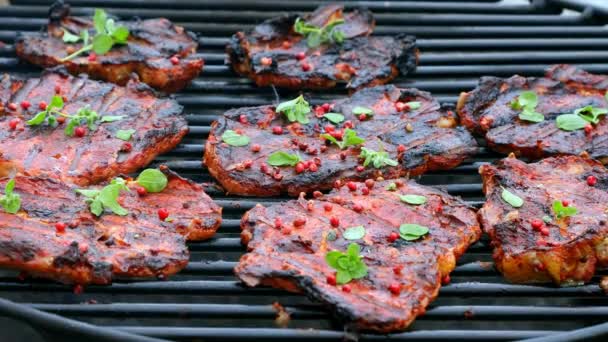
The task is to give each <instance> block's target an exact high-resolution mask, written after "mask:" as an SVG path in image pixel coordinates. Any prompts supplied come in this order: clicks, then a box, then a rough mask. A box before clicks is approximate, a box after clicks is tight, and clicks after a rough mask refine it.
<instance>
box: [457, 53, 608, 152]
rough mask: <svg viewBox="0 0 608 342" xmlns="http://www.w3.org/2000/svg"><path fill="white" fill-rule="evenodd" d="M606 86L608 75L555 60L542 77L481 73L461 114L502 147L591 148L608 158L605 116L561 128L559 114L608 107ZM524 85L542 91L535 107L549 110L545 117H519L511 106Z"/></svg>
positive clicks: (508, 149)
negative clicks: (579, 126) (575, 127)
mask: <svg viewBox="0 0 608 342" xmlns="http://www.w3.org/2000/svg"><path fill="white" fill-rule="evenodd" d="M607 90H608V78H607V77H606V76H603V75H594V74H591V73H588V72H585V71H583V70H581V69H578V68H576V67H573V66H569V65H555V66H552V67H550V68H549V69H548V70H547V72H546V75H545V77H541V78H534V77H522V76H518V75H516V76H513V77H511V78H508V79H502V78H498V77H483V78H481V80H480V81H479V85H478V86H477V88H476V89H474V90H472V91H470V92H468V93H462V94H461V96H460V99H459V101H458V114H459V116H460V117H461V120H462V124H463V125H464V126H466V127H467V128H469V129H470V130H471V131H473V132H475V133H477V134H480V135H482V136H484V137H485V139H486V140H487V142H488V146H489V147H490V148H492V149H494V150H496V151H498V152H501V153H511V152H513V153H515V154H516V155H518V156H523V157H528V158H534V159H537V158H543V157H547V156H552V155H563V154H573V155H579V154H581V153H582V152H585V151H586V152H588V153H589V154H590V155H591V157H593V158H595V159H598V160H601V161H603V162H604V163H605V162H607V161H608V159H606V157H607V156H608V143H607V140H606V134H607V132H608V123H607V122H606V120H605V118H603V117H602V118H601V120H600V121H599V123H598V124H597V125H593V126H592V125H589V127H588V128H586V129H585V130H582V129H580V130H574V131H565V130H562V129H559V128H558V127H557V125H556V120H555V119H556V117H557V116H558V115H560V114H566V113H572V112H573V111H575V110H576V109H578V108H582V107H585V106H593V107H600V108H601V107H603V108H608V102H607V100H606V98H605V97H604V95H605V94H606V91H607ZM522 91H533V92H535V93H536V94H537V95H538V105H537V106H536V111H538V112H540V113H542V114H544V116H545V120H544V121H542V122H539V123H533V122H528V121H524V120H521V119H519V118H518V114H519V112H520V111H519V110H516V109H514V108H512V106H511V102H512V101H513V100H515V99H516V97H517V96H518V95H519V94H521V93H522Z"/></svg>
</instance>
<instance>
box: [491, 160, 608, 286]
mask: <svg viewBox="0 0 608 342" xmlns="http://www.w3.org/2000/svg"><path fill="white" fill-rule="evenodd" d="M479 172H480V173H481V176H482V178H483V191H484V193H485V194H486V197H487V201H486V203H485V204H484V205H483V208H482V209H480V211H479V217H480V222H481V224H482V226H483V229H484V231H485V232H487V233H488V234H489V235H490V238H491V239H492V245H493V246H494V261H495V263H496V267H497V268H498V270H500V271H501V272H502V273H503V275H504V276H505V277H506V278H507V279H508V280H509V281H511V282H514V283H538V282H553V283H555V284H558V285H576V284H580V283H583V282H586V281H589V280H590V279H591V277H592V276H593V274H594V273H595V270H596V268H598V267H605V266H606V265H608V244H607V240H606V235H607V232H608V226H606V222H607V220H608V217H607V216H606V212H605V210H606V207H605V203H607V201H608V192H607V191H606V190H607V189H608V188H607V186H608V172H607V170H606V168H605V167H604V166H603V165H602V164H600V163H599V162H597V161H594V160H592V159H587V158H582V157H578V156H560V157H551V158H547V159H544V160H542V161H540V162H538V163H531V164H526V163H525V162H523V161H520V160H518V159H516V158H514V157H511V158H506V159H503V160H500V161H499V162H498V163H497V164H496V165H483V166H481V167H480V170H479ZM590 176H593V177H594V179H596V183H593V185H589V184H588V183H587V179H588V178H589V177H590ZM503 188H504V189H506V190H507V191H509V192H510V193H512V194H514V195H515V196H518V197H519V198H521V199H522V200H523V204H522V205H521V206H520V207H518V208H514V207H513V206H512V205H510V204H508V203H507V202H506V201H505V200H504V199H503V198H501V194H502V192H503ZM556 201H557V202H558V203H560V204H561V206H562V207H575V208H576V214H574V215H571V216H563V217H560V218H558V217H557V215H556V213H555V210H554V208H553V206H554V202H556ZM564 204H565V205H564ZM558 207H559V205H558Z"/></svg>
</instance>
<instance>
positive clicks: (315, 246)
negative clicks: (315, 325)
mask: <svg viewBox="0 0 608 342" xmlns="http://www.w3.org/2000/svg"><path fill="white" fill-rule="evenodd" d="M389 183H391V181H377V182H376V183H375V185H374V186H373V188H372V189H371V191H370V192H369V194H368V195H363V194H362V193H361V190H362V189H363V188H365V189H369V188H368V187H366V185H365V184H364V183H356V184H357V188H358V190H356V191H351V190H350V189H348V187H347V186H342V187H341V188H340V189H337V190H334V191H332V192H331V193H329V194H328V195H324V196H321V197H317V198H315V199H314V200H312V202H313V203H312V210H309V208H308V203H309V202H308V201H306V200H305V199H304V198H302V197H301V198H300V199H298V200H292V201H289V202H285V203H281V204H277V205H273V206H269V207H263V206H261V205H258V206H256V207H255V208H253V209H252V210H250V211H248V212H247V213H246V214H245V215H244V217H243V218H242V220H241V228H242V233H241V240H242V242H243V243H244V244H245V245H247V250H248V253H247V254H245V255H244V256H242V257H241V260H240V262H239V264H238V265H237V266H236V268H235V273H236V275H237V276H238V277H239V278H240V279H241V280H242V281H243V282H245V283H246V284H247V285H249V286H257V285H267V286H272V287H277V288H281V289H285V290H287V291H291V292H298V293H304V294H306V295H308V296H309V297H310V298H312V299H314V300H318V301H320V302H322V303H324V304H325V305H326V306H328V307H330V308H331V309H332V310H334V311H335V312H336V316H337V317H339V318H340V319H342V320H343V321H345V322H347V323H350V324H352V325H354V326H356V327H357V328H359V329H362V330H373V331H377V332H383V333H386V332H391V331H396V330H403V329H405V328H406V327H407V326H408V325H409V324H410V323H411V322H412V321H413V320H414V319H415V318H416V316H418V315H421V314H423V313H424V311H425V308H426V306H427V305H428V303H429V302H430V301H432V300H433V299H434V298H435V297H436V296H437V293H438V291H439V288H440V286H441V279H442V278H443V277H444V276H446V275H447V274H449V273H450V272H451V271H452V270H453V269H454V267H455V265H456V260H457V258H458V257H459V256H460V255H462V254H463V253H464V251H465V250H466V249H467V247H468V246H469V245H471V244H472V243H474V242H475V241H477V239H478V238H479V236H480V234H481V230H480V228H479V225H478V223H477V218H476V215H475V212H474V211H473V210H472V209H471V208H469V207H468V206H467V205H466V204H465V203H464V202H462V201H461V200H459V199H457V198H454V197H452V196H450V195H448V194H445V193H443V192H441V191H438V190H435V189H433V188H429V187H425V186H421V185H418V184H416V183H415V182H414V181H400V182H399V184H400V185H399V186H398V187H397V188H396V190H395V191H389V190H386V188H387V186H388V184H389ZM405 194H417V195H422V196H425V197H426V198H427V199H428V201H427V202H426V203H425V204H422V205H418V206H413V205H408V204H406V203H403V202H401V201H400V199H399V195H405ZM327 204H331V207H332V209H331V211H327V210H326V206H327ZM357 205H358V206H361V207H362V211H361V212H357V211H355V210H354V207H355V206H357ZM298 217H306V223H305V224H304V225H303V226H300V227H293V225H292V224H291V223H290V222H292V221H293V220H294V219H295V218H298ZM332 217H339V218H340V220H339V224H338V226H337V227H335V226H334V225H333V224H332V223H331V222H330V220H332ZM277 220H280V221H282V222H284V223H283V225H284V226H287V228H291V230H290V232H289V233H288V234H285V233H284V228H285V227H282V229H279V228H277V227H276V226H275V225H274V224H273V222H275V221H277ZM403 223H416V224H420V225H424V226H426V227H428V228H429V230H430V232H429V233H428V234H426V235H424V236H423V237H421V238H419V239H417V240H415V241H406V240H404V239H401V238H398V239H395V240H393V241H392V242H391V241H389V236H390V235H391V233H398V232H399V226H400V225H402V224H403ZM356 226H363V227H364V228H365V235H364V237H363V238H361V239H357V240H347V239H345V238H344V235H343V234H344V231H345V230H346V229H347V228H349V227H356ZM332 235H333V238H332ZM351 243H356V244H358V245H359V247H360V255H361V257H362V259H361V260H362V261H363V262H364V263H365V264H366V266H367V275H366V276H365V277H363V278H360V279H354V280H352V281H350V282H349V283H348V284H347V285H338V286H336V277H335V270H334V269H333V268H330V266H329V265H328V264H327V263H326V261H325V257H326V254H327V253H328V252H330V251H333V250H338V251H342V252H344V251H345V250H346V249H347V247H348V245H349V244H351ZM395 269H397V271H395ZM345 287H346V288H345Z"/></svg>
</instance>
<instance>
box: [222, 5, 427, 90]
mask: <svg viewBox="0 0 608 342" xmlns="http://www.w3.org/2000/svg"><path fill="white" fill-rule="evenodd" d="M342 11H343V6H341V5H327V6H323V7H320V8H318V9H317V10H316V11H315V12H313V13H311V14H308V15H305V16H304V17H303V18H302V20H303V21H304V22H305V23H306V24H310V25H314V26H316V27H319V28H323V27H325V26H326V25H327V24H331V23H332V22H333V21H335V20H341V19H343V20H344V23H342V24H338V25H336V26H334V27H333V30H334V31H335V30H339V31H340V32H342V34H343V38H344V40H343V42H342V43H337V42H335V43H332V42H329V43H324V44H320V45H318V46H313V47H311V46H309V42H308V40H307V39H306V37H305V36H304V35H301V34H299V33H297V32H295V31H294V24H295V22H296V19H298V16H297V15H283V16H281V17H278V18H274V19H270V20H267V21H265V22H264V23H262V24H260V25H258V26H256V27H255V28H254V29H253V30H252V31H249V32H238V33H236V34H235V35H234V36H233V37H232V40H231V41H230V43H229V44H228V46H227V53H228V63H231V64H232V67H233V69H234V70H235V71H236V72H237V73H239V74H241V75H244V76H247V77H249V78H251V79H253V80H254V81H255V83H256V84H257V85H259V86H267V85H275V86H278V87H286V88H297V89H299V88H311V89H325V88H333V87H335V86H336V84H337V83H346V88H348V89H359V88H362V87H368V86H374V85H379V84H384V83H387V82H389V81H391V80H392V79H393V78H395V77H397V75H398V74H399V73H401V74H402V75H407V74H408V73H411V72H412V71H414V69H415V68H416V64H417V62H418V49H417V48H416V44H415V38H414V37H412V36H404V35H398V36H396V37H371V36H369V35H370V34H371V32H372V30H373V28H374V18H373V17H372V14H371V13H370V12H369V11H367V10H365V9H355V10H353V11H352V12H348V13H343V12H342ZM309 39H310V38H309Z"/></svg>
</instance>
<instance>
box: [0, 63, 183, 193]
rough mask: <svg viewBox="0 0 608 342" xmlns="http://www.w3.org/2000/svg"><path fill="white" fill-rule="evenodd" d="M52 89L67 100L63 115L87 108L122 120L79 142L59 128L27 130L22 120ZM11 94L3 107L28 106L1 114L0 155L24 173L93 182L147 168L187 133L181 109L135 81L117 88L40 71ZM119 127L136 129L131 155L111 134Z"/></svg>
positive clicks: (27, 127)
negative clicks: (15, 122) (14, 121)
mask: <svg viewBox="0 0 608 342" xmlns="http://www.w3.org/2000/svg"><path fill="white" fill-rule="evenodd" d="M7 79H8V80H9V81H4V83H6V85H5V86H10V83H9V82H10V80H12V82H14V83H20V82H22V81H20V80H19V79H16V78H7ZM55 85H59V86H60V88H61V94H62V95H63V96H65V97H66V101H64V102H65V106H64V109H63V111H64V112H66V113H69V114H74V113H75V112H76V111H77V110H78V109H80V108H82V107H84V106H85V105H90V107H91V109H92V110H95V111H97V112H98V114H99V115H100V116H104V115H120V116H124V119H123V120H120V121H115V122H110V123H103V124H99V125H98V127H97V129H96V130H94V131H91V130H87V134H86V135H85V136H84V137H82V138H78V137H68V136H66V135H65V133H64V132H63V125H59V126H57V127H48V126H47V125H42V126H27V125H26V124H25V122H26V121H27V120H29V119H30V118H32V117H33V116H34V115H35V114H36V113H37V112H38V111H39V108H38V104H39V102H40V101H45V102H48V101H49V100H50V98H51V97H52V96H53V95H54V88H55ZM3 94H4V93H3ZM13 94H15V96H10V95H9V94H5V95H6V98H0V103H2V104H3V106H4V108H7V106H8V103H10V100H8V98H16V99H21V100H27V101H29V102H30V104H31V106H30V108H29V109H27V110H24V109H22V108H21V107H18V108H17V110H14V111H11V110H8V111H7V110H5V111H4V114H5V115H3V116H0V128H1V129H0V132H3V134H2V135H0V138H1V141H0V154H1V155H2V159H3V160H6V161H7V163H10V165H13V166H14V167H16V168H17V169H18V170H19V171H21V172H27V174H29V175H49V176H54V177H58V178H61V179H64V180H66V181H70V182H75V183H77V184H80V185H86V184H94V183H98V182H101V181H104V180H107V179H110V178H112V177H114V176H116V175H118V174H121V173H131V172H134V171H136V170H138V169H140V168H141V167H143V166H145V165H147V164H148V163H149V162H150V161H152V160H153V159H154V157H155V156H156V155H158V154H161V153H164V152H166V151H169V150H171V149H172V148H173V147H175V146H176V145H177V144H178V143H179V142H180V141H181V139H182V137H183V136H184V135H185V134H186V133H187V130H188V129H187V123H186V121H185V119H184V118H183V117H182V116H181V115H180V114H181V111H182V107H181V106H180V105H179V104H177V102H176V101H174V100H171V99H159V98H157V97H156V95H155V93H154V92H153V91H152V90H151V89H150V88H149V87H147V86H145V85H144V87H143V88H142V87H141V84H139V83H136V82H132V83H129V84H128V85H127V87H119V86H116V85H113V84H110V83H103V82H98V81H93V80H88V79H86V78H85V79H82V78H75V77H72V76H69V75H68V74H66V73H65V71H62V70H61V69H56V70H51V71H47V72H45V73H44V74H43V75H42V77H41V78H40V79H30V80H28V81H27V82H25V85H24V86H23V87H20V88H19V89H16V90H15V93H13ZM16 103H17V104H18V103H20V101H19V102H16ZM13 118H19V119H20V120H21V123H20V125H21V126H22V127H24V130H22V131H21V130H20V129H17V130H11V129H9V122H10V120H12V119H13ZM119 129H135V133H134V135H133V136H132V138H131V140H130V143H131V144H132V146H133V148H132V150H131V152H120V151H121V148H122V145H123V144H124V141H122V140H120V139H118V138H116V136H115V134H116V132H117V131H118V130H119ZM5 132H6V133H5ZM38 149H39V151H38ZM35 152H38V153H37V154H34V153H35ZM3 168H4V167H3ZM0 173H2V174H5V173H6V172H0Z"/></svg>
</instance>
